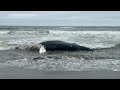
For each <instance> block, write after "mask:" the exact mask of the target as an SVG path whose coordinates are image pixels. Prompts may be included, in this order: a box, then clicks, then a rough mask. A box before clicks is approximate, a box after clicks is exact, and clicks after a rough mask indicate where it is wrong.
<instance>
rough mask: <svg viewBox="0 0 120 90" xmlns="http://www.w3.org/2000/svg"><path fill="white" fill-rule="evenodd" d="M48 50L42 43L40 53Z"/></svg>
mask: <svg viewBox="0 0 120 90" xmlns="http://www.w3.org/2000/svg"><path fill="white" fill-rule="evenodd" d="M45 52H46V49H45V47H44V45H42V46H41V47H40V49H39V53H45Z"/></svg>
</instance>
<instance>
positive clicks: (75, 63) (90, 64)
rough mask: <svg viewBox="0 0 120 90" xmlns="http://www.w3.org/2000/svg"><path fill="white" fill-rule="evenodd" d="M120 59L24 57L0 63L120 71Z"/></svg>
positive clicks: (61, 68)
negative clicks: (34, 59) (41, 58)
mask: <svg viewBox="0 0 120 90" xmlns="http://www.w3.org/2000/svg"><path fill="white" fill-rule="evenodd" d="M119 64H120V60H116V59H104V60H102V59H101V60H89V61H87V60H82V59H80V60H77V59H76V58H66V57H64V58H63V60H62V59H60V60H54V59H49V60H48V59H44V60H38V61H32V60H30V59H27V58H24V59H19V60H13V61H6V62H3V63H0V68H7V67H15V68H24V69H38V70H44V71H95V70H110V71H120V66H119Z"/></svg>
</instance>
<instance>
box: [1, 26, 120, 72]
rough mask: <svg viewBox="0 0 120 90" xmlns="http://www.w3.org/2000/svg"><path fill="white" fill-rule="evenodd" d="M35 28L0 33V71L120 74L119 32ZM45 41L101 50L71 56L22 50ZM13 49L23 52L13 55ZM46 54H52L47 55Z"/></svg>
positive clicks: (20, 28) (21, 28)
mask: <svg viewBox="0 0 120 90" xmlns="http://www.w3.org/2000/svg"><path fill="white" fill-rule="evenodd" d="M39 28H40V27H38V28H37V30H36V29H35V28H33V27H27V29H25V28H24V27H19V28H15V29H13V30H12V29H10V30H9V27H7V30H3V29H2V30H0V51H1V52H3V53H1V61H2V62H0V68H8V67H17V68H24V69H38V70H57V71H94V70H112V71H120V69H119V68H120V61H119V59H120V57H119V56H120V52H119V49H120V31H117V30H116V31H112V30H114V27H113V28H112V30H109V29H111V27H110V28H104V27H102V28H100V27H99V28H89V27H87V28H85V27H84V28H81V27H80V28H78V27H77V28H76V27H55V28H54V27H44V28H40V29H39ZM83 29H84V30H83ZM89 29H90V30H89ZM95 29H96V30H95ZM102 29H103V30H102ZM105 29H107V30H105ZM115 29H116V28H115ZM117 29H120V28H117ZM108 30H109V31H108ZM48 40H61V41H66V42H71V43H77V44H79V45H81V46H85V47H89V48H94V49H100V50H101V51H95V52H88V53H87V52H75V53H73V54H74V55H73V54H71V53H68V54H67V55H66V54H65V53H53V52H51V53H46V54H45V55H44V54H43V55H39V53H37V52H30V51H26V50H24V49H25V48H26V47H31V46H34V45H36V44H38V43H41V42H43V41H48ZM16 47H19V48H21V50H23V51H21V52H19V53H18V52H17V53H16V50H15V48H16ZM106 48H108V49H106ZM4 51H6V52H4ZM23 52H24V54H23ZM31 53H32V54H31ZM36 54H37V55H38V56H37V55H36ZM49 54H50V55H51V54H52V55H51V56H50V55H49ZM5 55H7V56H5ZM53 55H55V56H53ZM59 55H60V56H59ZM37 57H41V58H38V59H37V61H34V59H35V58H37ZM6 58H7V59H6ZM8 58H9V59H8ZM16 58H17V59H16ZM4 60H5V61H4ZM3 61H4V62H3Z"/></svg>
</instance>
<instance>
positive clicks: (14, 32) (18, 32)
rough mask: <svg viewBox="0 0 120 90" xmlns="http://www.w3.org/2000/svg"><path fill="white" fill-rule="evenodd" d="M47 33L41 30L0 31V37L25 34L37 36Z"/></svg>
mask: <svg viewBox="0 0 120 90" xmlns="http://www.w3.org/2000/svg"><path fill="white" fill-rule="evenodd" d="M48 33H49V31H48V30H41V31H22V30H21V31H0V35H5V34H10V35H13V34H16V35H19V34H25V35H26V34H27V35H37V34H48Z"/></svg>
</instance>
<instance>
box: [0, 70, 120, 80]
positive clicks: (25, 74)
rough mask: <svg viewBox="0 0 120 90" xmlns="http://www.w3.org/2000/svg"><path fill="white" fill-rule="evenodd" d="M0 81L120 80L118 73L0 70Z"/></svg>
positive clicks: (119, 73)
mask: <svg viewBox="0 0 120 90" xmlns="http://www.w3.org/2000/svg"><path fill="white" fill-rule="evenodd" d="M0 79H120V71H79V72H78V71H74V72H73V71H71V72H70V71H39V70H35V69H34V70H30V69H21V68H1V69H0Z"/></svg>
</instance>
